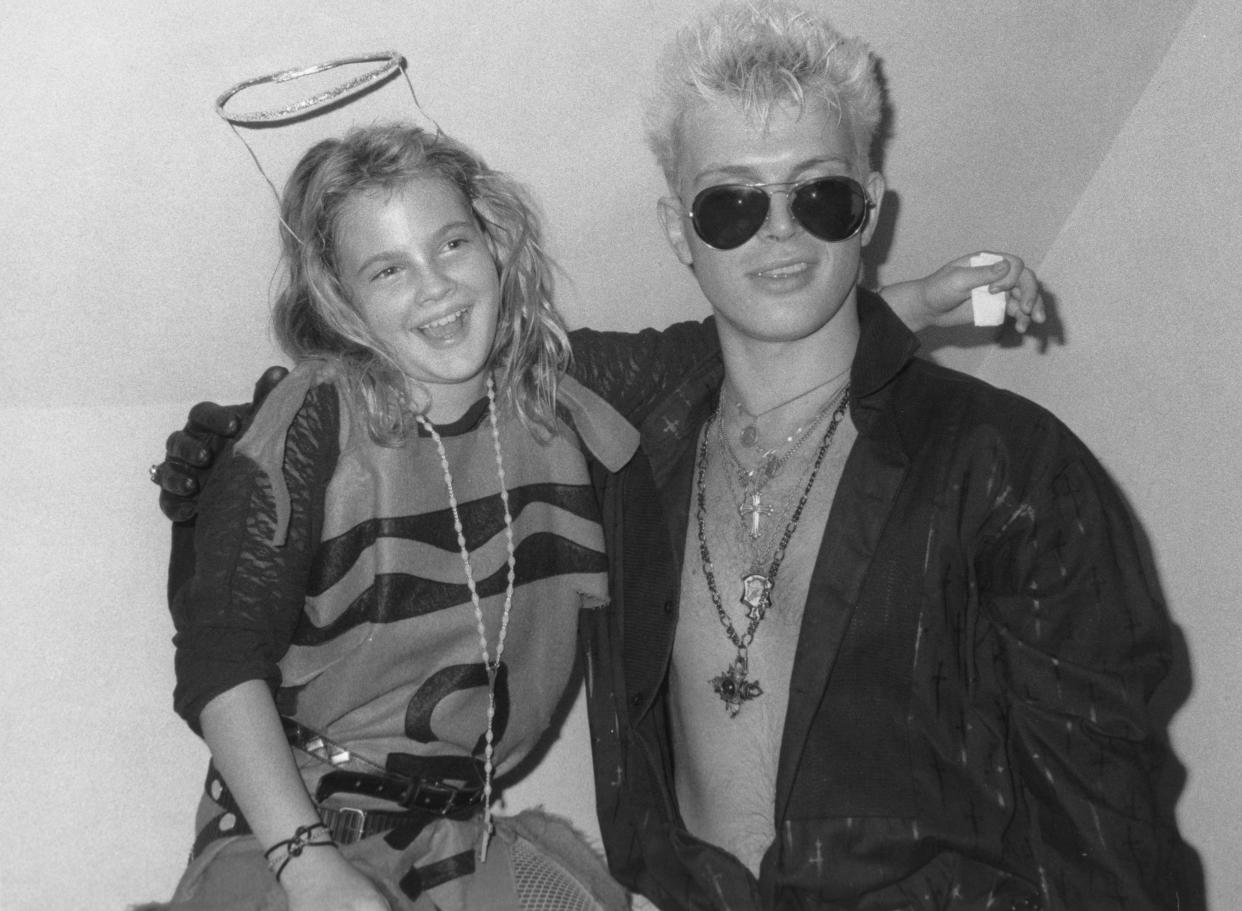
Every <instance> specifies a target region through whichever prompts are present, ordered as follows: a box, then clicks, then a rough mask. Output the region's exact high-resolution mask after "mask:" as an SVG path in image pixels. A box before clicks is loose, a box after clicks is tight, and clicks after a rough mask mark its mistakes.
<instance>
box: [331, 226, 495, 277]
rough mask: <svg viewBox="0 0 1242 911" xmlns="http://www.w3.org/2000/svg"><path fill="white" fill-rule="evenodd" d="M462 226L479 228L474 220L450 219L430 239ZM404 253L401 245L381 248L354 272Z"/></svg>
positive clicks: (358, 272) (359, 272)
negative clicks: (385, 248)
mask: <svg viewBox="0 0 1242 911" xmlns="http://www.w3.org/2000/svg"><path fill="white" fill-rule="evenodd" d="M463 228H468V229H470V230H472V231H477V230H478V229H479V228H478V225H476V224H474V222H471V221H468V220H466V219H464V218H463V219H461V220H459V221H450V222H449V223H448V224H446V225H443V226H442V227H441V228H440V229H439V230H438V231H436V233H435V234H433V235H432V240H439V239H440V238H441V237H443V236H444V235H446V234H452V233H453V232H455V231H460V230H462V229H463ZM404 255H405V250H404V248H402V247H391V248H389V249H387V250H381V251H379V252H378V253H373V254H371V255H370V256H368V257H367V258H366V259H364V260H363V261H362V262H361V263H360V264H359V266H358V269H357V271H356V272H355V273H354V274H355V275H361V274H362V273H364V272H366V271H367V269H369V268H370V267H371V266H373V265H374V264H375V263H377V262H381V261H388V260H392V259H399V258H401V257H402V256H404Z"/></svg>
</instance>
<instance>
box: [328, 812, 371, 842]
mask: <svg viewBox="0 0 1242 911" xmlns="http://www.w3.org/2000/svg"><path fill="white" fill-rule="evenodd" d="M334 809H335V811H336V820H335V821H334V823H333V825H332V830H333V831H332V837H333V840H334V841H336V842H337V843H338V844H342V845H352V844H354V843H355V842H357V841H361V840H362V836H363V833H364V832H366V827H367V811H366V810H359V809H358V808H357V807H335V808H334Z"/></svg>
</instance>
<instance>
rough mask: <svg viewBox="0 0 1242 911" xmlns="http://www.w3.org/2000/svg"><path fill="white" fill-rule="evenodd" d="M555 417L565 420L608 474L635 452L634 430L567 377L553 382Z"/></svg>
mask: <svg viewBox="0 0 1242 911" xmlns="http://www.w3.org/2000/svg"><path fill="white" fill-rule="evenodd" d="M556 404H557V411H558V412H559V417H561V418H562V419H563V420H566V421H567V422H568V423H569V424H570V426H572V427H573V429H574V430H575V431H576V432H577V434H578V436H579V437H580V438H581V439H582V444H583V445H584V446H585V447H586V449H587V450H588V451H589V452H590V454H591V455H592V456H594V457H595V458H596V459H597V460H598V461H599V462H600V463H601V464H602V465H603V466H604V467H605V468H607V469H608V470H609V471H614V472H615V471H620V470H621V469H622V468H623V467H624V466H625V463H626V462H628V461H629V460H630V458H631V457H632V456H633V455H634V452H635V450H637V449H638V439H639V437H638V430H637V429H636V428H635V427H634V425H633V424H631V423H630V422H629V421H627V420H626V419H625V418H624V417H622V416H621V413H620V412H619V411H617V410H616V409H615V408H613V407H612V406H611V405H609V404H608V403H607V402H606V401H604V399H603V398H601V397H600V396H599V395H597V394H596V393H594V392H592V391H591V390H590V389H588V388H587V387H586V386H584V385H582V384H581V383H579V382H578V381H577V380H575V379H574V378H573V377H571V376H562V377H561V378H560V380H559V382H558V383H557V388H556Z"/></svg>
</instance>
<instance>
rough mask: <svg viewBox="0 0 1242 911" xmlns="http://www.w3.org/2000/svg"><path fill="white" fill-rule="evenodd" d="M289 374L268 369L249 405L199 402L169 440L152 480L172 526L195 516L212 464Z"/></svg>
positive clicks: (284, 370) (260, 378) (279, 368)
mask: <svg viewBox="0 0 1242 911" xmlns="http://www.w3.org/2000/svg"><path fill="white" fill-rule="evenodd" d="M288 373H289V371H288V370H287V369H286V368H284V367H268V368H267V370H266V371H265V372H264V373H263V375H262V376H261V377H259V381H258V382H257V383H255V386H254V400H253V401H252V402H251V403H250V404H248V405H217V404H216V403H215V402H199V403H198V404H197V405H195V406H194V407H193V408H191V409H190V417H189V420H188V421H187V422H186V425H185V427H184V428H182V429H181V430H178V431H175V432H174V433H173V434H171V435H170V436H169V437H168V442H167V443H166V444H165V448H164V461H163V462H161V463H160V464H159V465H157V466H156V467H155V470H154V471H153V472H152V474H151V480H152V481H154V482H155V483H156V484H158V485H159V488H160V509H161V510H163V512H164V515H166V516H168V518H169V519H171V520H172V521H174V522H190V521H192V520H193V519H194V516H195V514H196V513H197V512H198V502H197V497H198V494H199V491H201V490H202V489H203V484H204V483H205V482H206V480H207V476H208V475H210V474H211V470H212V467H213V463H214V462H215V460H216V457H217V456H218V455H219V454H220V450H222V449H223V448H224V447H225V445H226V444H227V443H228V442H229V441H230V440H232V439H234V438H236V437H238V436H240V435H241V434H242V432H243V431H244V430H245V429H246V428H247V427H248V426H249V425H250V421H251V420H252V419H253V418H254V413H255V412H256V411H258V410H259V406H260V405H262V404H263V400H264V399H265V398H267V394H268V393H269V392H271V391H272V390H273V389H275V388H276V385H277V384H278V383H279V382H280V381H281V380H283V379H284V378H285V377H286V376H287V375H288Z"/></svg>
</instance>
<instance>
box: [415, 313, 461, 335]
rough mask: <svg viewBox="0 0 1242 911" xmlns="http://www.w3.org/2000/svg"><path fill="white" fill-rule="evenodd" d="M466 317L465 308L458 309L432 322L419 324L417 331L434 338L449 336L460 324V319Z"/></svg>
mask: <svg viewBox="0 0 1242 911" xmlns="http://www.w3.org/2000/svg"><path fill="white" fill-rule="evenodd" d="M465 318H466V311H465V310H458V311H457V312H456V313H452V314H449V315H448V316H446V317H444V318H443V319H438V320H436V321H435V322H433V323H427V324H426V325H424V326H420V327H419V329H418V331H419V332H422V333H423V334H424V335H429V336H431V337H432V338H435V339H444V338H448V337H449V336H451V335H452V334H453V333H454V332H456V331H457V329H458V328H459V327H460V326H461V322H462V320H464V319H465Z"/></svg>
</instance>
